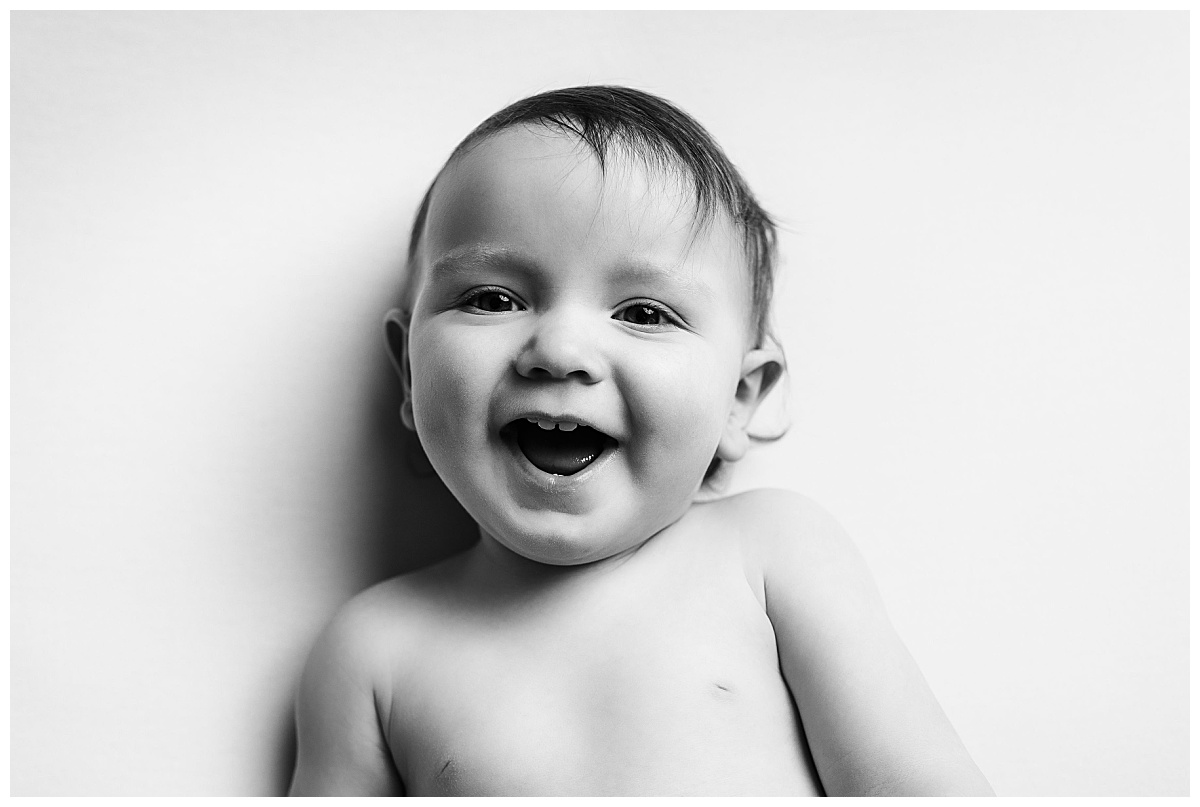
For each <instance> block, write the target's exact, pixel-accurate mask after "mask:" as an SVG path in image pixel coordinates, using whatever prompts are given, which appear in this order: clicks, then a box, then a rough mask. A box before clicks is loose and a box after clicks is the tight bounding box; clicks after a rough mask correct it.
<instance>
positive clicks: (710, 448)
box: [631, 354, 737, 473]
mask: <svg viewBox="0 0 1200 807" xmlns="http://www.w3.org/2000/svg"><path fill="white" fill-rule="evenodd" d="M725 364H727V362H722V361H720V357H717V356H714V355H709V354H699V355H695V354H688V355H685V356H677V357H672V358H671V359H670V360H668V361H664V362H661V363H659V364H657V365H655V366H647V367H644V368H642V382H643V383H641V384H637V385H631V386H636V387H637V389H638V399H639V400H638V401H636V402H635V403H634V406H633V409H634V410H635V411H634V413H633V416H634V417H635V418H637V419H638V420H640V424H639V425H640V426H641V431H642V433H643V434H645V435H646V436H647V441H648V443H649V444H653V445H657V446H669V447H670V451H671V452H672V454H674V455H675V456H677V457H678V458H679V459H680V460H681V461H686V462H689V463H691V464H694V465H696V466H697V467H698V468H699V471H698V472H701V473H702V472H703V470H704V469H706V468H707V467H708V463H709V462H710V461H711V460H712V455H713V453H714V452H715V451H716V446H717V443H718V442H719V440H720V436H721V429H722V426H723V425H724V423H725V419H726V417H727V415H728V412H729V408H730V404H731V402H732V400H733V393H734V391H735V389H736V387H737V377H736V374H735V373H734V372H733V370H732V369H731V368H730V367H726V366H725ZM639 411H640V413H641V416H640V417H639V416H638V412H639ZM653 459H654V458H649V460H650V461H653Z"/></svg>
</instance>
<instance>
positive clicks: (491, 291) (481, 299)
mask: <svg viewBox="0 0 1200 807" xmlns="http://www.w3.org/2000/svg"><path fill="white" fill-rule="evenodd" d="M458 305H459V307H461V308H473V309H475V310H477V311H482V312H485V313H488V314H503V313H506V312H508V311H518V310H520V308H521V304H520V303H519V302H517V298H516V295H514V294H512V293H511V292H509V291H508V290H507V289H502V288H500V287H499V286H485V287H483V288H479V289H472V290H471V291H470V292H469V293H467V294H466V295H464V296H463V298H462V299H461V300H460V301H459V303H458Z"/></svg>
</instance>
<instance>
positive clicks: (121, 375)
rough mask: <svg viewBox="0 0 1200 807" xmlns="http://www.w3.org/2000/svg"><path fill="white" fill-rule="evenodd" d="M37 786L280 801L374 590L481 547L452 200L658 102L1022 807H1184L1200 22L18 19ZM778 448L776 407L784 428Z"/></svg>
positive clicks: (1104, 17) (959, 695)
mask: <svg viewBox="0 0 1200 807" xmlns="http://www.w3.org/2000/svg"><path fill="white" fill-rule="evenodd" d="M11 58H12V89H11V104H12V108H11V109H12V131H11V135H12V139H11V143H12V151H11V158H12V161H11V202H12V214H11V216H12V217H11V233H12V240H11V250H12V251H11V260H12V270H11V331H12V342H11V373H12V375H11V384H12V397H11V418H12V421H11V422H12V437H11V473H12V488H11V508H12V521H11V527H12V540H11V603H12V606H11V607H12V610H11V654H12V663H11V745H12V755H11V777H12V778H11V781H12V790H13V793H14V794H19V795H33V794H56V795H72V794H100V795H119V794H265V793H278V792H282V790H283V789H284V788H285V787H286V784H287V781H288V778H289V776H290V765H291V757H290V754H291V752H292V751H291V743H292V739H291V736H290V719H291V718H290V701H291V697H292V691H293V688H294V686H295V682H296V677H297V675H298V672H299V669H300V666H301V664H302V663H303V659H304V656H305V654H306V652H307V650H308V647H309V645H310V643H311V642H312V640H313V639H314V637H315V635H316V632H317V631H318V630H319V629H320V627H321V626H322V625H323V624H324V622H325V621H326V620H327V619H328V618H329V616H330V615H331V613H332V612H333V610H334V609H335V608H336V607H337V606H338V605H339V604H340V603H341V602H343V601H345V600H346V599H347V598H349V597H350V596H352V594H353V593H355V592H356V591H358V590H360V589H361V588H363V587H365V586H366V585H369V584H370V583H372V582H375V581H377V580H379V579H382V578H384V577H387V576H390V575H392V574H395V573H397V572H400V571H403V570H405V569H409V568H413V567H415V566H417V565H420V564H422V563H424V562H427V561H429V560H431V559H434V558H436V557H438V556H440V555H443V554H445V553H447V552H449V551H452V550H453V549H455V548H457V547H461V546H463V545H464V544H465V542H466V541H467V540H468V539H469V535H470V531H469V527H470V524H469V522H468V521H467V520H466V519H465V517H464V515H463V514H462V512H461V511H460V510H458V509H457V508H456V507H455V506H454V504H453V502H452V500H451V499H450V498H449V496H448V494H446V493H445V491H444V489H442V488H441V487H440V485H439V484H438V483H437V481H436V480H435V479H431V478H429V477H428V475H427V474H426V473H425V471H424V469H423V466H422V463H421V458H420V456H419V452H416V451H415V450H414V445H413V443H412V441H411V439H410V438H408V437H406V435H405V434H404V433H403V431H402V429H401V427H400V425H399V421H398V417H397V414H396V410H397V407H398V406H399V390H398V385H397V384H396V383H395V382H394V381H393V379H392V377H391V372H390V369H389V367H388V364H387V360H386V357H385V355H384V352H383V337H382V317H383V313H384V311H385V310H386V309H387V308H388V307H389V306H390V305H391V304H392V302H393V299H394V297H395V295H396V290H397V280H398V277H399V272H400V267H401V265H402V259H403V253H404V249H405V246H406V237H407V236H406V232H407V229H408V226H409V222H410V220H411V216H412V214H413V212H414V210H415V207H416V204H417V202H418V201H419V199H420V196H421V194H422V193H423V192H424V190H425V187H426V186H427V184H428V183H429V181H430V180H431V179H432V177H433V175H434V173H435V171H436V170H437V168H438V167H439V166H440V164H441V163H442V161H443V160H444V159H445V157H446V156H447V155H448V153H449V151H450V149H451V148H452V147H453V145H454V144H455V143H456V142H457V141H458V140H459V139H460V138H461V137H462V136H463V135H465V134H466V133H467V131H469V130H470V129H471V128H472V127H473V126H474V125H475V124H476V123H478V122H479V121H480V120H482V119H483V118H484V117H485V116H487V115H488V114H490V113H491V112H493V111H495V110H497V109H499V108H500V107H502V106H504V105H505V104H507V103H509V102H511V101H513V100H515V99H517V98H519V97H522V96H524V95H528V94H530V93H533V92H537V91H540V90H545V89H550V88H553V87H560V86H567V85H571V84H579V83H588V82H597V83H599V82H603V83H625V84H630V85H633V86H637V87H640V88H643V89H646V90H650V91H652V92H656V93H659V94H661V95H664V96H666V97H667V98H670V99H672V100H673V101H675V102H676V103H678V104H680V105H681V106H682V107H683V108H685V109H687V110H688V111H690V112H691V113H693V114H694V115H695V116H696V117H697V118H699V120H701V121H702V122H703V123H704V124H705V125H706V126H707V127H708V128H709V129H710V130H711V131H712V132H713V134H714V135H715V136H716V138H717V139H718V140H719V141H720V142H721V143H722V144H723V145H724V147H725V148H726V150H727V151H728V152H729V154H730V155H731V156H732V158H733V159H734V161H735V162H736V163H737V164H738V165H739V166H740V167H741V168H742V169H743V171H744V173H745V174H746V176H747V178H748V180H749V181H750V183H751V185H752V187H754V188H755V189H756V191H757V192H758V194H759V195H760V197H761V199H762V201H763V202H764V204H765V205H766V206H767V208H768V209H769V210H771V211H773V212H774V214H775V215H776V216H777V217H778V219H779V221H780V223H781V226H782V243H781V252H782V254H783V256H784V268H783V275H782V279H781V281H780V289H779V293H778V295H777V299H776V307H775V311H776V313H775V322H776V326H777V330H778V332H779V333H780V335H781V337H782V339H783V341H784V343H785V346H786V348H787V351H788V356H789V359H790V380H789V384H790V387H789V390H788V395H787V398H786V401H782V400H781V401H780V403H781V404H786V409H785V410H783V409H781V410H779V411H780V412H783V413H784V414H786V419H787V422H788V423H789V424H790V428H789V431H788V432H787V434H786V436H785V437H784V438H783V439H781V440H779V441H778V442H775V443H771V444H766V445H764V446H762V447H760V448H759V449H757V450H756V451H754V452H753V453H752V456H751V458H750V459H748V460H747V461H746V462H745V464H744V466H743V467H742V468H741V469H739V475H738V476H737V479H736V485H737V486H738V487H739V488H745V487H753V486H759V485H775V486H782V487H789V488H794V489H797V490H800V491H802V492H805V493H807V494H809V495H811V496H812V497H814V498H815V499H816V500H817V501H818V502H820V503H822V504H823V505H824V506H825V507H827V508H828V509H829V510H830V511H831V512H832V513H833V514H834V515H835V516H836V517H838V518H839V519H840V520H841V521H842V523H843V524H844V525H845V526H846V527H847V528H848V529H849V531H850V532H851V534H852V535H853V536H854V537H855V539H856V541H857V542H858V544H859V545H860V547H861V549H862V551H863V553H864V554H865V555H866V557H867V559H868V562H869V563H870V565H871V566H872V568H873V570H874V572H875V574H876V576H877V579H878V582H879V586H880V588H881V590H882V591H883V595H884V598H885V600H886V601H887V603H888V605H889V608H890V612H891V614H892V616H893V620H894V622H895V623H896V625H897V628H898V629H899V630H900V632H901V634H902V635H903V636H904V638H905V639H906V641H907V643H908V644H909V646H910V648H911V650H912V652H913V654H914V655H915V656H916V658H917V660H918V661H919V663H920V664H921V666H922V668H923V669H924V671H925V673H926V676H927V678H928V679H929V681H930V683H931V684H932V686H933V688H934V690H935V691H936V692H937V693H938V695H939V697H940V699H941V702H942V704H943V705H944V707H945V709H946V711H947V713H948V714H949V715H950V717H951V719H952V720H953V722H954V723H955V725H956V726H957V727H958V729H959V731H960V733H961V735H962V736H963V738H964V740H965V741H966V743H967V745H968V747H969V748H970V749H971V751H972V752H973V754H974V756H975V758H976V760H977V761H978V763H979V764H980V766H981V767H982V768H983V770H984V771H985V772H986V773H987V775H988V776H989V778H990V779H991V781H992V783H993V784H994V786H995V787H996V789H997V791H999V792H1000V793H1001V794H1007V795H1020V794H1040V795H1059V794H1063V795H1066V794H1073V795H1092V794H1110V795H1136V794H1146V795H1150V794H1172V795H1182V794H1185V793H1186V792H1187V789H1188V709H1189V704H1188V617H1187V610H1188V499H1187V488H1188V485H1187V483H1188V449H1187V440H1188V364H1187V362H1188V348H1187V341H1186V340H1187V333H1188V229H1187V228H1188V73H1187V70H1188V21H1187V15H1186V14H1185V13H1138V14H1134V13H1083V14H1081V13H1052V14H1046V13H1010V14H993V13H921V14H880V13H819V14H818V13H784V12H779V13H775V12H771V13H761V12H760V13H728V12H722V13H715V12H707V13H701V12H691V13H549V12H540V13H491V14H484V13H465V12H460V13H412V12H405V13H354V14H326V13H286V14H281V13H81V12H71V13H28V12H17V13H14V14H13V15H12V19H11ZM777 414H778V412H777Z"/></svg>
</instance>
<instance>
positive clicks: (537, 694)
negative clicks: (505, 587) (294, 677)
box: [393, 598, 816, 795]
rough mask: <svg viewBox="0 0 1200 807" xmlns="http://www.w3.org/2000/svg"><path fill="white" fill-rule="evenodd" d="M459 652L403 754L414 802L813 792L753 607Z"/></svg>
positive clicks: (678, 613) (454, 650) (645, 614)
mask: <svg viewBox="0 0 1200 807" xmlns="http://www.w3.org/2000/svg"><path fill="white" fill-rule="evenodd" d="M725 605H726V606H727V607H725V608H722V607H720V606H721V603H719V602H708V603H706V604H705V605H704V606H702V607H693V608H683V607H669V608H662V609H658V610H646V611H642V612H640V613H638V612H635V613H632V614H631V615H629V618H615V619H613V620H611V621H607V622H606V621H599V622H593V621H586V620H584V621H581V623H580V624H578V625H577V626H576V629H575V630H574V631H561V632H557V633H555V632H548V633H542V632H531V631H528V630H513V631H511V632H506V631H504V630H496V629H495V628H493V629H492V630H491V631H489V632H488V635H486V636H484V635H474V636H461V637H458V638H459V641H458V642H457V644H456V646H453V647H448V646H443V647H441V648H440V652H437V653H436V658H431V659H430V663H429V665H428V666H427V669H426V675H424V676H422V683H421V684H419V686H420V687H421V688H422V689H423V690H426V695H425V697H422V698H421V699H420V701H419V702H410V703H409V704H408V705H406V706H405V707H404V708H403V710H402V711H403V717H402V719H400V720H398V721H396V723H395V724H394V725H395V731H394V733H395V734H396V736H395V737H394V738H393V741H394V743H398V744H400V746H401V747H402V748H403V753H402V754H401V755H400V757H401V760H402V764H403V770H402V776H404V777H405V781H406V786H407V787H408V791H409V793H410V794H414V795H415V794H435V793H445V794H450V793H457V794H477V795H483V794H508V795H515V794H563V795H583V794H612V795H617V794H640V795H650V794H673V793H695V794H703V793H708V794H717V793H721V794H752V793H798V792H813V791H814V790H815V788H816V784H815V777H814V776H813V775H812V771H811V766H810V764H809V763H808V761H807V753H806V748H805V746H804V737H803V732H802V730H801V729H800V725H799V721H798V719H797V716H796V714H795V710H794V707H793V704H792V700H791V698H790V696H789V694H788V691H787V687H786V684H785V683H784V681H783V679H782V678H781V676H780V674H779V664H778V658H777V656H776V651H775V643H774V636H773V634H772V632H771V629H770V624H769V622H768V621H767V620H766V617H765V615H763V614H762V613H761V610H757V612H756V610H755V609H756V606H757V603H754V602H752V598H751V600H750V601H747V600H738V599H735V600H734V601H732V602H729V603H726V604H725Z"/></svg>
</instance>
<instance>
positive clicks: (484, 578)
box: [469, 527, 653, 593]
mask: <svg viewBox="0 0 1200 807" xmlns="http://www.w3.org/2000/svg"><path fill="white" fill-rule="evenodd" d="M650 538H653V536H650ZM650 538H647V539H646V540H645V541H643V542H641V543H639V544H635V545H634V546H632V547H630V548H629V549H626V550H624V551H622V552H619V553H617V554H616V555H612V556H610V557H607V558H602V559H600V560H596V561H591V562H589V563H580V564H572V565H562V566H560V565H554V564H550V563H541V562H539V561H536V560H530V559H529V558H527V557H525V556H523V555H519V554H517V553H516V552H514V551H512V550H511V549H509V548H508V547H506V546H504V544H502V543H500V542H499V541H498V540H496V539H495V538H494V537H492V536H491V535H490V534H489V533H488V532H487V531H486V530H485V529H483V528H482V527H481V528H480V529H479V543H478V544H476V546H475V547H474V549H473V550H472V552H471V554H472V558H471V562H470V563H469V574H470V575H471V577H472V578H474V579H475V580H476V581H477V582H478V583H479V584H481V585H483V586H486V587H487V588H489V589H491V590H493V591H497V592H499V591H520V592H524V593H534V592H539V591H540V592H547V593H548V592H550V591H553V590H555V589H559V588H562V587H572V586H575V585H578V584H581V583H584V582H585V581H588V580H592V579H598V578H599V577H602V576H606V575H608V574H610V573H612V572H613V571H615V570H616V569H619V568H620V567H622V566H624V565H625V564H626V563H627V562H628V561H629V560H631V559H632V558H633V557H634V555H636V554H637V552H638V550H639V549H641V548H642V547H643V546H645V544H646V543H647V542H648V541H649V540H650Z"/></svg>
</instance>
